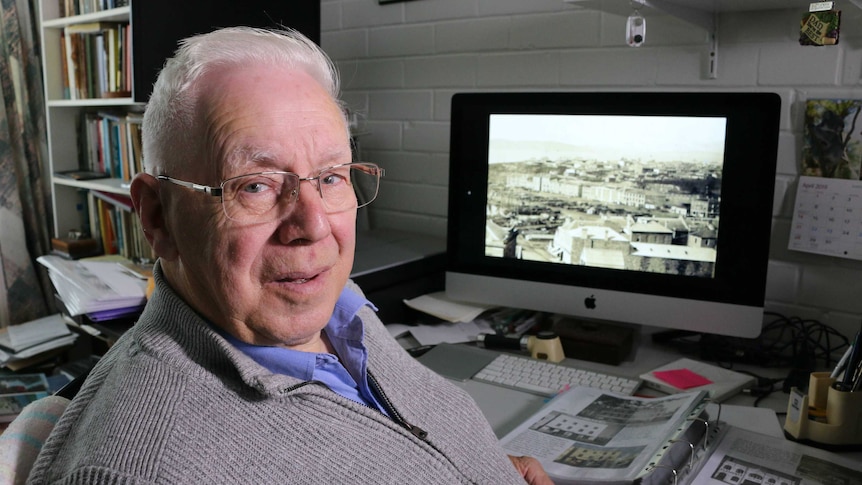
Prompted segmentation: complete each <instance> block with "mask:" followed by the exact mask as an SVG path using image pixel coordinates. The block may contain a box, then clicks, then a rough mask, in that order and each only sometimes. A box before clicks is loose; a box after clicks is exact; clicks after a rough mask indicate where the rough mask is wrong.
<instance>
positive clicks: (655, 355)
mask: <svg viewBox="0 0 862 485" xmlns="http://www.w3.org/2000/svg"><path fill="white" fill-rule="evenodd" d="M657 330H658V329H644V330H643V331H642V332H641V334H640V335H639V341H638V342H636V343H635V346H634V347H635V348H634V350H633V352H632V355H630V356H629V357H628V358H627V360H625V361H623V362H622V363H621V364H620V365H607V364H600V363H596V362H588V361H584V360H578V359H572V358H566V359H565V360H564V361H563V364H566V365H570V366H573V367H579V368H584V369H590V370H596V371H600V372H605V373H608V374H613V375H620V376H626V377H634V378H637V377H638V376H639V375H640V374H642V373H645V372H648V371H650V370H652V369H654V368H656V367H659V366H661V365H664V364H667V363H669V362H672V361H674V360H676V359H677V358H679V357H681V355H680V354H678V353H676V352H673V351H672V350H670V349H667V348H665V347H662V346H658V345H655V344H653V343H652V339H651V338H650V337H649V335H650V333H651V332H653V331H657ZM402 345H405V342H402ZM407 346H409V344H408V345H407ZM420 361H421V359H420ZM734 369H735V370H747V371H750V372H753V373H754V374H756V375H758V376H761V377H769V378H778V377H784V376H786V375H787V372H788V369H778V368H769V369H767V368H762V367H757V366H751V365H737V366H735V367H734ZM450 382H452V383H453V384H455V385H457V386H459V387H461V388H462V389H464V390H465V391H466V392H467V393H468V394H470V396H471V397H472V398H473V399H474V400H475V401H476V404H478V406H479V408H480V409H481V410H482V412H483V413H484V414H485V417H486V419H487V420H488V422H489V423H490V425H491V427H492V428H493V430H494V432H495V433H496V434H497V436H498V437H503V436H504V435H506V434H507V433H508V432H509V431H511V430H512V429H514V428H515V427H516V426H517V425H518V424H519V423H520V422H522V421H523V420H525V419H527V418H528V417H529V416H530V415H531V414H533V413H534V412H536V411H537V410H538V409H539V408H540V407H541V406H542V405H543V404H544V403H545V402H546V399H547V398H544V397H542V396H538V395H534V394H530V393H526V392H521V391H516V390H512V389H507V388H503V387H500V386H495V385H491V384H486V383H484V382H479V381H474V380H471V379H467V380H464V381H459V380H452V379H450ZM642 392H643V394H646V395H660V394H661V393H660V392H659V391H652V390H646V389H643V388H642V389H641V391H639V392H638V394H641V393H642ZM650 393H654V394H650ZM788 398H789V395H788V394H785V393H784V392H782V391H781V390H780V389H779V390H777V391H775V392H773V393H772V394H771V395H770V396H769V397H767V398H764V399H762V400H761V401H760V402H759V403H758V407H753V406H754V404H755V401H756V400H757V398H755V397H753V396H751V395H749V394H745V393H740V394H737V395H735V396H732V397H730V398H728V399H726V400H725V401H724V402H723V403H722V405H721V411H720V412H721V416H720V419H721V420H722V421H724V422H727V423H728V424H730V425H732V426H737V427H740V428H744V429H748V430H751V431H755V432H759V433H763V434H767V435H770V436H776V437H783V436H784V431H783V424H784V417H783V416H784V414H783V413H785V412H786V411H787V401H788ZM707 409H708V411H709V412H710V416H715V413H716V412H717V407H716V405H714V404H711V405H710V406H709V407H708V408H707ZM776 413H782V414H781V417H779V416H778V415H776ZM841 455H842V456H848V457H851V458H855V459H860V460H862V452H843V453H841Z"/></svg>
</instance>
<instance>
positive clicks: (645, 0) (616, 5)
mask: <svg viewBox="0 0 862 485" xmlns="http://www.w3.org/2000/svg"><path fill="white" fill-rule="evenodd" d="M848 1H849V2H850V3H852V4H853V5H855V6H856V7H857V8H859V9H862V0H848ZM563 2H564V3H568V4H571V5H577V6H578V7H581V8H584V9H589V10H598V11H601V12H607V13H611V14H616V15H621V16H628V15H631V13H632V12H633V11H634V9H635V7H638V8H639V9H643V10H644V12H646V11H648V10H657V11H661V12H664V13H666V14H668V15H671V16H674V17H676V18H678V19H681V20H684V21H686V22H688V23H690V24H693V25H696V26H698V27H701V28H703V29H705V30H706V31H707V33H708V34H709V39H710V47H709V62H708V65H709V77H710V78H711V79H715V78H717V77H718V74H717V69H718V32H717V29H718V15H719V14H721V13H722V12H751V11H768V10H799V11H801V12H807V11H808V8H809V6H810V5H811V3H812V2H811V0H630V1H619V2H610V1H604V0H563ZM836 3H837V2H836ZM642 13H643V12H642Z"/></svg>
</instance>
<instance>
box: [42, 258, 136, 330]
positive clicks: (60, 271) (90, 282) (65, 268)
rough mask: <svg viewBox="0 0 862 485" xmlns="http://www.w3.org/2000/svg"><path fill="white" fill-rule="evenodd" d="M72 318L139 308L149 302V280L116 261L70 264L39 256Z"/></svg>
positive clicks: (72, 262)
mask: <svg viewBox="0 0 862 485" xmlns="http://www.w3.org/2000/svg"><path fill="white" fill-rule="evenodd" d="M37 260H38V261H39V263H41V264H42V265H43V266H45V267H46V268H48V276H49V277H50V278H51V282H52V283H54V288H55V289H56V290H57V294H58V295H59V296H60V299H61V300H63V303H64V304H65V305H66V310H67V311H68V312H69V315H71V316H75V315H81V314H84V313H99V312H107V311H112V310H118V309H135V308H140V307H142V306H143V305H144V303H145V302H146V288H147V282H146V280H143V279H140V278H136V277H135V276H133V275H131V274H129V272H128V271H127V270H126V269H125V268H124V266H123V265H122V264H121V263H118V262H116V261H89V260H79V261H70V260H66V259H63V258H61V257H59V256H40V257H39V258H38V259H37Z"/></svg>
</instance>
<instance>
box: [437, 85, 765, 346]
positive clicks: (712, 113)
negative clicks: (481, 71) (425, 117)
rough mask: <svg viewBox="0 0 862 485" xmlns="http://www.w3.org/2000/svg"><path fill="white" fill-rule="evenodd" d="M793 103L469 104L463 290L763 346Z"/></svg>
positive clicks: (562, 96) (460, 147) (455, 255)
mask: <svg viewBox="0 0 862 485" xmlns="http://www.w3.org/2000/svg"><path fill="white" fill-rule="evenodd" d="M779 106H780V101H779V99H778V97H777V95H773V94H768V93H763V94H754V93H748V94H733V93H506V94H502V93H473V94H460V95H456V96H455V98H453V111H452V146H451V154H450V201H449V202H450V205H449V237H448V255H449V256H448V260H449V265H448V268H447V292H449V293H450V296H451V297H453V298H456V299H462V300H466V301H478V302H483V303H492V304H498V305H507V306H518V307H523V308H530V309H536V310H542V311H553V312H557V313H564V314H571V315H576V316H583V317H588V318H597V319H608V320H614V321H618V322H629V323H639V324H648V325H657V326H663V327H670V328H681V329H691V330H695V331H706V332H710V333H722V334H730V335H740V336H753V335H756V334H757V333H759V329H760V325H761V323H762V307H763V299H764V294H765V282H766V267H767V263H768V248H769V235H770V229H771V218H772V197H773V186H774V178H775V157H776V150H777V133H778V111H779ZM703 327H705V328H703Z"/></svg>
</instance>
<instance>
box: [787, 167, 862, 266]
mask: <svg viewBox="0 0 862 485" xmlns="http://www.w3.org/2000/svg"><path fill="white" fill-rule="evenodd" d="M788 247H789V249H791V250H795V251H804V252H809V253H817V254H824V255H828V256H836V257H840V258H849V259H856V260H862V181H859V180H845V179H830V178H821V177H808V176H802V177H799V185H798V186H797V190H796V203H795V206H794V210H793V223H792V226H791V230H790V243H789V245H788Z"/></svg>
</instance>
